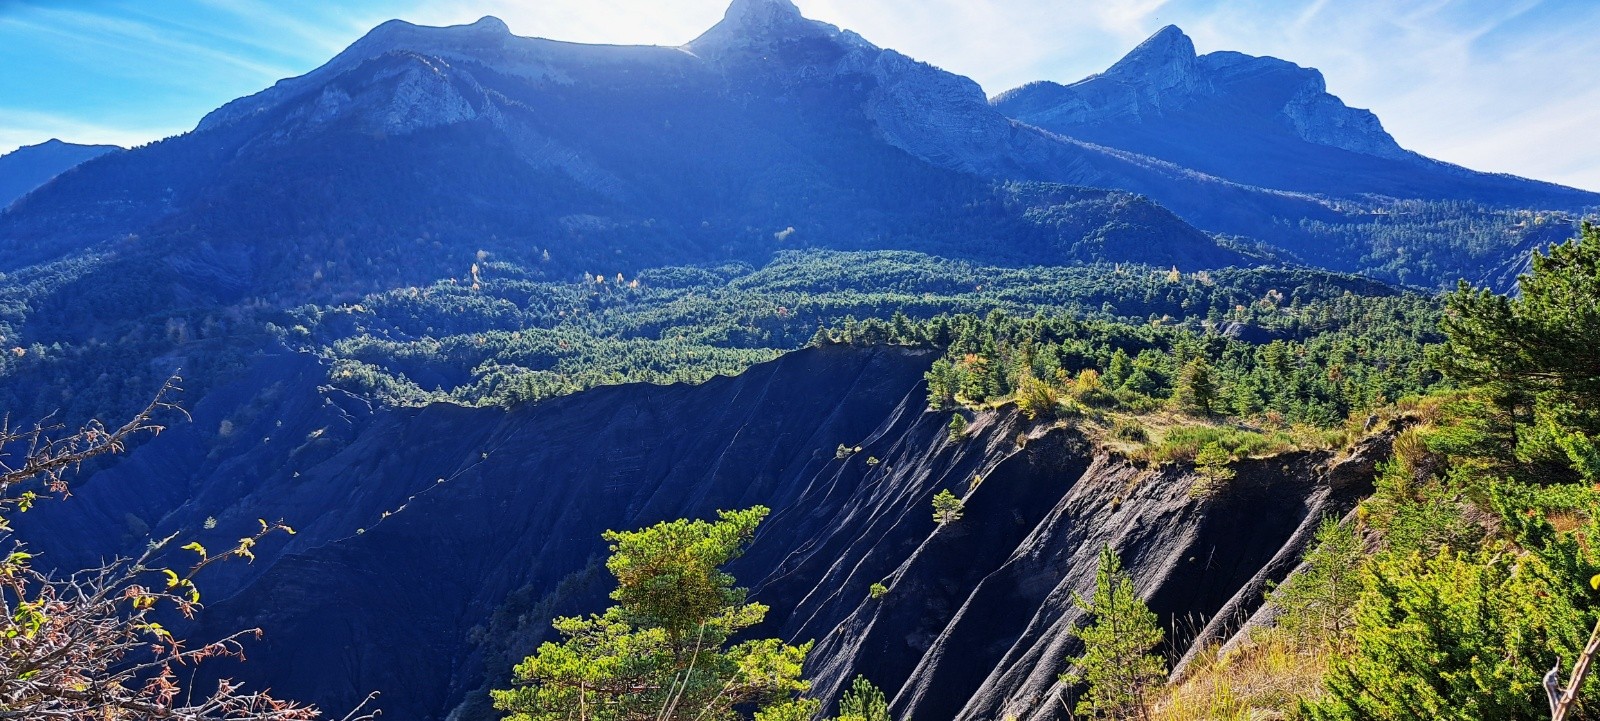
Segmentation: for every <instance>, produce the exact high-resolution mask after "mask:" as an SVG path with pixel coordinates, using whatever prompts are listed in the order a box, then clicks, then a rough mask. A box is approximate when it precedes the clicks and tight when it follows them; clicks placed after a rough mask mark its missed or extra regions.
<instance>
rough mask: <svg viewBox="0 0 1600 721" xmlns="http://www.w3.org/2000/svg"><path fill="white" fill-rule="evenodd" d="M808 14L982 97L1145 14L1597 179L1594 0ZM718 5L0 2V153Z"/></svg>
mask: <svg viewBox="0 0 1600 721" xmlns="http://www.w3.org/2000/svg"><path fill="white" fill-rule="evenodd" d="M797 4H798V5H799V6H800V8H801V10H802V11H804V12H805V14H806V15H807V16H809V17H813V18H817V19H821V20H826V21H828V22H831V23H833V24H836V25H840V26H843V27H847V28H850V29H853V30H856V31H858V32H860V33H861V34H862V35H864V36H866V37H867V39H869V40H871V41H873V42H875V43H877V44H879V45H883V46H886V47H893V48H896V49H898V50H901V51H902V52H905V53H907V54H909V55H911V56H913V57H916V58H919V59H922V60H926V61H928V62H931V63H934V64H935V65H939V66H940V67H943V68H946V69H948V70H952V71H955V72H959V73H962V74H964V75H968V76H971V77H973V78H974V79H976V80H977V81H978V82H979V83H981V84H982V85H983V86H984V89H985V90H987V91H988V92H989V93H990V94H995V93H998V92H1001V91H1003V90H1006V89H1008V88H1011V87H1013V86H1016V85H1019V84H1022V83H1024V82H1027V81H1029V80H1036V79H1049V80H1056V81H1063V82H1065V81H1072V80H1076V79H1079V78H1081V77H1083V76H1085V75H1088V74H1090V73H1093V72H1096V71H1098V70H1101V69H1104V68H1105V67H1106V66H1107V65H1109V64H1111V63H1112V62H1114V61H1115V60H1116V59H1117V58H1118V57H1120V56H1121V55H1122V54H1123V53H1124V52H1126V51H1127V50H1128V49H1129V48H1131V47H1133V46H1134V45H1135V44H1137V43H1138V42H1139V41H1140V40H1142V39H1143V38H1144V37H1146V36H1148V35H1149V34H1150V33H1152V32H1154V31H1155V30H1157V29H1158V28H1160V27H1161V26H1163V25H1166V24H1169V23H1172V24H1177V25H1178V26H1179V27H1182V28H1183V29H1184V30H1185V31H1186V32H1188V33H1189V35H1190V36H1191V37H1193V38H1194V40H1195V44H1196V45H1197V46H1198V48H1199V49H1200V51H1201V52H1208V51H1211V50H1238V51H1241V52H1247V53H1251V54H1255V55H1273V56H1277V57H1281V58H1285V59H1287V60H1291V61H1294V62H1297V63H1299V64H1301V65H1307V66H1312V67H1317V68H1320V69H1321V70H1322V71H1323V73H1324V74H1325V75H1326V76H1327V78H1328V87H1329V91H1330V92H1332V93H1334V94H1335V95H1339V96H1340V97H1342V98H1343V99H1344V100H1345V101H1346V102H1347V103H1349V104H1351V105H1354V106H1357V107H1366V108H1371V109H1372V110H1373V111H1375V112H1376V113H1378V116H1379V117H1380V118H1382V119H1383V121H1384V125H1385V127H1386V128H1388V129H1389V131H1390V132H1391V133H1393V134H1394V136H1395V137H1396V139H1398V140H1399V141H1400V144H1401V145H1403V146H1405V147H1407V148H1411V149H1413V150H1417V151H1420V152H1422V153H1424V154H1427V155H1431V156H1433V157H1436V158H1439V159H1442V160H1447V161H1450V162H1455V163H1460V164H1462V165H1466V166H1468V167H1472V168H1475V169H1480V170H1490V171H1500V172H1511V173H1517V174H1519V175H1527V176H1530V177H1535V178H1540V179H1544V180H1552V181H1556V182H1562V183H1567V184H1569V185H1575V186H1579V187H1583V188H1588V189H1591V190H1600V72H1597V71H1596V68H1600V33H1595V32H1593V28H1595V27H1600V2H1596V1H1595V0H1409V1H1408V0H1231V1H1230V0H797ZM725 5H726V0H665V1H664V0H434V1H432V2H421V1H414V0H401V1H396V0H388V1H380V0H348V1H341V2H334V1H332V0H0V67H4V68H5V70H4V71H3V72H0V152H6V151H9V150H11V149H12V148H14V147H16V146H18V145H23V144H31V143H37V142H41V141H44V140H46V139H49V138H52V137H60V138H62V139H64V140H71V141H76V142H112V143H118V144H123V145H129V144H137V143H141V142H146V141H149V140H154V139H157V138H161V137H165V136H167V135H172V134H176V133H179V132H182V131H184V130H187V129H189V128H191V127H193V126H194V124H195V122H196V121H198V120H199V119H200V117H201V116H202V115H204V114H205V113H206V112H207V111H209V110H211V109H213V108H215V107H217V106H219V105H221V104H222V103H224V102H226V101H228V100H231V99H233V98H235V97H238V96H241V95H245V94H248V93H252V92H255V91H257V90H260V89H262V88H264V87H266V86H268V85H270V84H272V82H273V81H275V80H277V79H279V78H282V77H288V76H292V75H298V74H301V73H304V72H306V71H308V70H310V69H312V68H314V67H316V66H317V65H319V64H321V63H322V62H323V61H325V60H327V59H328V58H329V57H331V56H332V55H333V54H335V53H337V52H338V51H339V50H340V49H342V48H343V47H345V46H346V45H348V44H349V43H350V42H352V41H354V40H355V39H356V38H358V37H360V36H361V35H362V34H363V33H364V32H365V31H366V30H368V29H370V28H371V27H372V26H374V25H376V24H378V23H379V22H382V21H384V20H387V19H390V18H395V17H399V18H403V19H406V20H410V21H412V22H418V23H427V24H455V23H461V22H470V21H472V20H475V19H477V18H478V17H480V16H482V15H490V14H492V15H496V16H498V17H500V18H502V19H504V20H505V21H506V22H507V23H508V24H509V25H510V26H511V29H512V31H513V32H515V33H517V34H519V35H534V36H541V37H550V38H559V39H563V40H574V41H582V42H610V43H651V44H664V45H676V44H680V43H683V42H686V41H688V40H690V39H692V38H693V37H694V36H695V35H697V34H699V32H700V31H702V30H704V29H705V28H706V27H709V26H710V25H711V24H713V23H715V22H716V21H717V19H719V18H720V17H721V15H722V12H723V10H724V9H725Z"/></svg>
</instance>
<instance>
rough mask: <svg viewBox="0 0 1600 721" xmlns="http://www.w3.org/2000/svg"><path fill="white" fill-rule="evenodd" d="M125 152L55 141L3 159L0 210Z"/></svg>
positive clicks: (0, 170)
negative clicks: (56, 180) (94, 162)
mask: <svg viewBox="0 0 1600 721" xmlns="http://www.w3.org/2000/svg"><path fill="white" fill-rule="evenodd" d="M120 150H122V148H119V147H117V146H115V145H79V144H77V143H64V142H61V141H60V140H55V139H51V140H49V141H46V142H43V143H40V144H38V145H25V146H23V147H20V148H17V149H16V150H13V151H11V152H9V153H6V154H5V155H0V210H3V209H4V208H5V207H6V206H8V205H11V204H12V203H13V202H15V201H16V200H17V199H18V198H21V197H22V196H24V195H27V194H28V193H29V192H32V191H33V189H35V188H37V187H39V186H41V185H44V184H45V183H48V182H50V179H51V178H54V177H56V176H58V175H60V174H62V173H64V172H66V171H68V170H70V169H72V168H74V167H77V166H78V165H81V164H83V163H84V162H86V161H89V160H93V159H95V158H98V157H100V156H102V155H105V154H107V153H114V152H117V151H120Z"/></svg>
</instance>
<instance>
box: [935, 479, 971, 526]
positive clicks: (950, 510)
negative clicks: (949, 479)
mask: <svg viewBox="0 0 1600 721" xmlns="http://www.w3.org/2000/svg"><path fill="white" fill-rule="evenodd" d="M965 508H966V504H965V503H963V502H962V500H961V499H960V498H958V497H957V496H956V494H954V493H951V492H950V489H948V488H946V489H944V490H942V491H939V492H938V493H936V494H934V496H933V522H934V523H937V524H939V525H941V526H943V525H946V524H949V523H955V522H956V521H959V520H961V513H962V511H963V510H964V509H965Z"/></svg>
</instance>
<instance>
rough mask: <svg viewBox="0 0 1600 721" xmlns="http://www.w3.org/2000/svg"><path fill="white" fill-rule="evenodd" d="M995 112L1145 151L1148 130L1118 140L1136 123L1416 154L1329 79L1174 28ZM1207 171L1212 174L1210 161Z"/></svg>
mask: <svg viewBox="0 0 1600 721" xmlns="http://www.w3.org/2000/svg"><path fill="white" fill-rule="evenodd" d="M995 105H996V106H997V107H999V108H1000V109H1001V110H1002V111H1004V112H1005V113H1007V114H1008V115H1011V116H1012V117H1016V118H1018V119H1021V120H1023V121H1025V122H1029V123H1032V124H1035V125H1039V126H1041V127H1044V128H1047V129H1051V130H1057V131H1060V132H1066V133H1068V134H1071V135H1075V136H1080V137H1085V138H1087V139H1091V140H1096V142H1100V141H1102V140H1105V141H1113V142H1110V143H1109V144H1112V145H1116V146H1117V147H1126V148H1129V149H1133V150H1139V151H1141V152H1145V151H1148V150H1152V149H1159V148H1157V147H1154V146H1152V145H1151V144H1150V143H1146V142H1141V141H1136V140H1133V136H1135V135H1140V133H1137V132H1136V133H1131V134H1119V133H1117V132H1115V131H1116V129H1118V128H1121V127H1124V126H1126V125H1128V124H1129V123H1133V124H1135V125H1144V126H1152V127H1158V128H1161V129H1163V130H1170V129H1174V128H1173V126H1177V125H1201V124H1212V125H1215V126H1217V129H1218V130H1224V129H1227V128H1234V129H1235V130H1234V132H1233V133H1232V134H1233V135H1237V136H1255V137H1259V138H1261V139H1262V140H1264V141H1266V142H1284V141H1288V142H1303V143H1310V144H1313V145H1321V146H1326V147H1330V148H1337V149H1340V150H1344V151H1348V152H1352V153H1359V154H1362V155H1369V156H1372V157H1378V158H1389V159H1402V158H1409V157H1412V156H1411V154H1410V153H1408V152H1407V151H1405V150H1404V149H1402V148H1401V147H1400V146H1399V144H1398V143H1396V142H1395V141H1394V138H1392V137H1390V136H1389V134H1388V133H1387V132H1385V131H1384V129H1383V125H1382V123H1380V122H1378V118H1377V116H1375V115H1373V114H1372V113H1371V112H1370V111H1367V110H1362V109H1359V108H1351V107H1348V106H1346V105H1345V104H1344V103H1343V101H1341V100H1339V98H1337V97H1334V96H1333V95H1330V94H1328V92H1327V84H1326V83H1325V82H1324V80H1323V78H1322V73H1320V72H1318V71H1316V70H1314V69H1311V68H1303V67H1300V66H1298V65H1295V64H1294V63H1290V62H1287V61H1284V60H1279V59H1277V58H1272V57H1254V56H1250V55H1244V54H1242V53H1235V52H1216V53H1209V54H1206V55H1197V54H1196V52H1195V47H1194V41H1193V40H1191V39H1190V38H1189V36H1188V35H1185V34H1184V32H1183V31H1182V30H1180V29H1178V27H1177V26H1174V25H1168V26H1166V27H1164V28H1162V29H1161V30H1159V31H1157V32H1156V33H1155V34H1154V35H1152V36H1150V38H1149V39H1148V40H1145V41H1144V42H1143V43H1140V44H1139V46H1138V47H1136V48H1134V49H1133V50H1132V51H1131V52H1129V53H1128V54H1127V55H1126V56H1124V57H1123V58H1122V59H1121V60H1119V61H1117V63H1116V64H1114V65H1112V66H1111V67H1110V68H1109V69H1108V70H1106V71H1105V72H1103V73H1100V74H1098V75H1092V76H1090V77H1088V78H1085V79H1083V80H1080V81H1078V82H1076V83H1072V84H1070V85H1060V84H1057V83H1052V82H1039V83H1033V84H1031V85H1027V86H1024V87H1022V88H1018V89H1016V90H1012V91H1010V92H1007V93H1004V94H1002V95H1001V96H999V97H998V98H996V99H995ZM1241 122H1243V123H1244V125H1239V123H1241ZM1148 134H1150V135H1155V134H1157V133H1154V132H1151V133H1148ZM1219 139H1224V138H1218V137H1206V138H1204V140H1206V141H1208V143H1209V142H1210V141H1215V140H1219ZM1185 140H1190V141H1192V140H1198V138H1186V139H1185ZM1130 141H1132V142H1131V143H1130ZM1130 145H1131V146H1134V147H1130ZM1244 149H1245V148H1238V150H1244ZM1153 154H1155V155H1157V156H1158V157H1165V155H1166V154H1165V153H1160V152H1157V153H1153ZM1180 162H1182V161H1180ZM1201 169H1208V168H1206V167H1204V165H1203V164H1202V165H1201Z"/></svg>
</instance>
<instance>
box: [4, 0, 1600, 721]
mask: <svg viewBox="0 0 1600 721" xmlns="http://www.w3.org/2000/svg"><path fill="white" fill-rule="evenodd" d="M8 157H9V156H8ZM0 203H3V199H0ZM1597 204H1600V195H1597V194H1595V193H1590V192H1587V191H1582V190H1577V189H1573V188H1565V187H1561V186H1557V185H1553V184H1549V183H1541V182H1538V181H1532V180H1527V179H1522V178H1515V177H1511V176H1505V175H1494V174H1485V173H1477V172H1475V171H1470V170H1467V169H1465V168H1459V167H1456V166H1452V165H1447V164H1444V163H1440V162H1437V161H1434V160H1431V159H1428V158H1425V157H1422V156H1420V155H1418V154H1416V153H1412V152H1410V151H1408V150H1405V149H1404V148H1402V147H1401V146H1400V145H1399V144H1398V143H1397V142H1396V141H1395V140H1394V139H1393V138H1392V137H1390V136H1389V135H1388V134H1387V132H1386V131H1384V130H1383V127H1382V125H1381V123H1380V122H1379V121H1378V119H1377V117H1376V116H1374V115H1373V114H1371V113H1370V112H1368V111H1364V110H1360V109H1355V108H1350V107H1348V106H1346V105H1345V104H1344V103H1343V101H1341V100H1340V99H1339V98H1337V97H1334V96H1332V95H1330V94H1329V93H1328V92H1327V88H1326V86H1325V84H1324V81H1323V79H1322V77H1321V75H1320V73H1318V72H1317V71H1315V70H1312V69H1308V68H1302V67H1299V66H1295V65H1292V64H1291V63H1289V62H1287V61H1284V60H1278V59H1275V58H1260V57H1252V56H1246V55H1242V54H1239V53H1231V52H1220V53H1212V54H1208V55H1197V54H1196V53H1195V52H1194V48H1193V45H1192V43H1191V42H1189V40H1188V38H1187V37H1186V36H1184V35H1183V34H1182V32H1181V31H1178V30H1177V29H1176V28H1172V27H1169V28H1167V29H1164V30H1162V31H1161V32H1159V33H1157V35H1156V36H1154V37H1152V38H1151V40H1150V41H1148V42H1146V43H1145V44H1143V45H1141V46H1140V47H1139V48H1137V49H1135V50H1134V52H1133V53H1131V54H1130V55H1129V56H1128V57H1127V58H1125V59H1124V60H1123V61H1122V62H1119V63H1117V64H1116V65H1115V66H1113V67H1112V68H1111V69H1110V70H1108V71H1107V72H1106V73H1103V74H1099V75H1095V76H1092V77H1091V78H1088V79H1085V80H1084V81H1082V82H1079V83H1075V84H1071V85H1057V84H1054V83H1037V84H1032V85H1028V86H1025V87H1023V88H1020V89H1018V90H1017V91H1013V92H1011V93H1007V94H1005V95H1003V96H1001V97H998V98H996V99H995V100H994V101H993V102H990V101H989V100H988V99H987V98H985V97H984V95H983V91H982V89H981V88H979V87H978V85H977V83H975V82H973V81H972V80H970V79H968V78H965V77H962V76H960V75H956V74H954V73H952V72H948V71H946V70H943V69H940V68H936V67H933V66H931V65H928V64H925V63H921V62H918V61H916V60H913V59H911V58H908V57H906V56H904V55H902V54H900V53H898V52H895V51H893V50H889V49H885V48H880V47H878V46H875V45H873V44H871V43H870V42H868V40H866V39H864V38H862V37H861V36H859V35H857V34H855V33H853V32H850V31H847V30H841V29H839V28H835V27H833V26H831V25H827V24H825V23H821V22H818V21H815V20H811V19H808V18H805V17H803V16H802V15H801V14H800V12H799V10H798V9H797V8H796V7H794V5H793V4H792V3H790V2H789V1H788V0H735V1H734V2H733V4H732V6H731V7H730V8H729V9H728V11H727V13H726V15H725V17H724V19H723V21H722V22H721V23H719V24H717V25H716V26H715V27H713V28H712V29H710V30H709V31H707V32H706V33H705V34H703V35H702V36H700V37H699V38H697V39H696V40H694V41H692V42H690V43H688V44H686V45H684V46H681V47H656V46H647V47H646V46H641V47H633V46H610V45H580V44H573V43H563V42H558V41H553V40H545V39H539V38H524V37H518V36H516V35H513V34H511V32H510V30H509V29H508V28H507V26H506V25H505V24H504V23H502V22H500V21H499V20H496V19H494V18H484V19H483V20H480V21H478V22H476V23H473V24H470V25H461V26H454V27H442V28H440V27H425V26H418V25H412V24H409V23H405V22H401V21H392V22H388V23H384V24H383V25H381V26H379V27H377V28H375V29H373V30H372V31H371V32H369V33H368V34H367V35H366V36H365V37H363V38H362V39H361V40H359V41H358V42H356V43H354V44H353V45H351V46H349V47H348V48H347V49H346V50H344V51H343V52H341V53H339V54H338V55H337V56H335V57H333V58H332V59H331V60H329V61H328V62H327V63H326V64H324V65H322V66H321V67H318V68H317V69H315V70H312V71H311V72H309V73H307V74H305V75H302V76H299V77H295V78H288V79H285V80H282V81H280V82H278V83H277V84H275V85H273V86H272V87H270V88H267V89H264V90H262V91H261V92H259V93H257V94H254V95H250V96H247V97H244V98H239V99H237V100H235V101H233V102H230V103H228V104H227V105H225V106H223V107H221V108H219V109H217V110H216V111H215V112H212V113H211V114H209V115H208V116H206V118H205V119H204V120H202V121H201V122H200V124H199V125H198V126H197V127H196V128H195V130H194V131H192V132H189V133H184V134H181V135H178V136H175V137H172V138H168V139H166V140H162V141H159V142H155V143H151V144H149V145H146V146H143V147H139V148H135V149H132V150H129V151H127V152H118V153H110V154H107V155H104V156H103V157H98V158H96V159H94V160H91V161H89V162H87V163H84V164H82V165H81V166H78V167H76V168H74V169H72V170H70V171H67V172H65V173H61V174H60V175H59V176H58V177H55V178H54V179H53V180H50V181H49V182H47V183H44V184H43V185H42V186H39V187H37V188H36V189H30V190H29V191H28V192H26V194H25V195H23V196H22V197H21V198H20V199H19V200H17V201H16V202H15V203H13V204H11V205H9V206H7V207H5V208H4V209H3V210H0V544H4V548H0V602H3V606H4V609H5V612H4V613H0V720H3V719H10V718H19V719H23V718H27V719H33V718H50V719H58V718H59V719H69V720H70V721H90V719H94V720H95V721H124V720H128V721H131V720H132V719H136V718H137V719H156V718H183V719H186V720H192V721H246V720H247V721H310V720H311V719H313V718H318V717H319V716H318V714H319V713H321V714H325V715H323V716H320V717H321V718H330V717H331V718H339V717H340V716H343V715H344V713H345V712H346V711H349V710H351V709H355V710H354V711H351V712H350V713H351V716H350V717H349V719H351V720H352V721H365V719H367V718H369V717H368V716H366V715H365V714H369V713H370V712H373V711H375V710H378V709H381V710H383V711H384V712H385V713H386V714H387V716H386V717H392V718H403V719H419V720H422V721H489V720H490V719H503V718H509V719H513V720H514V721H574V720H575V719H576V720H578V721H669V720H670V721H710V720H713V719H714V720H715V721H897V720H898V721H909V720H910V719H913V718H915V719H917V720H918V721H941V720H943V719H952V720H955V721H1006V720H1010V721H1061V720H1062V719H1068V718H1112V719H1139V721H1155V720H1156V719H1165V720H1170V721H1186V720H1199V719H1228V720H1230V721H1232V720H1235V719H1237V720H1239V721H1245V720H1246V719H1251V720H1254V719H1298V720H1303V721H1311V720H1316V721H1357V720H1360V721H1401V720H1402V719H1407V720H1408V719H1423V718H1425V719H1449V720H1451V721H1456V720H1459V721H1469V720H1478V719H1490V720H1493V721H1526V720H1528V719H1546V718H1550V716H1551V712H1552V711H1555V712H1556V713H1558V714H1559V713H1565V714H1566V715H1565V717H1564V718H1565V719H1567V720H1569V721H1570V720H1577V719H1592V718H1596V717H1597V714H1600V678H1597V677H1595V676H1593V675H1590V676H1589V677H1588V678H1587V679H1585V678H1583V677H1582V673H1583V672H1582V671H1581V670H1580V671H1577V672H1574V671H1573V669H1574V666H1575V664H1576V665H1577V666H1578V668H1579V669H1582V668H1584V666H1583V664H1582V663H1581V662H1580V659H1581V658H1585V657H1588V658H1592V656H1593V655H1595V653H1596V650H1595V649H1596V647H1600V552H1597V548H1600V546H1597V545H1596V543H1597V540H1600V445H1597V444H1600V355H1597V353H1600V227H1597V226H1595V225H1593V224H1591V223H1589V222H1586V221H1585V219H1586V218H1589V217H1590V216H1592V215H1593V214H1594V212H1595V207H1596V205H1597ZM1574 235H1577V236H1579V237H1577V238H1576V239H1574V238H1573V236H1574ZM1462 279H1465V280H1462ZM1458 281H1460V282H1459V284H1458ZM1450 288H1454V289H1455V290H1454V291H1449V290H1448V289H1450ZM96 419H98V420H96ZM125 419H132V420H131V421H128V420H125ZM116 559H135V560H116ZM256 627H259V628H260V632H259V633H255V632H252V631H250V630H249V629H254V628H256ZM219 639H220V640H219ZM1585 654H1587V656H1585ZM202 662H203V663H202ZM1553 666H1554V667H1556V671H1555V672H1551V668H1552V667H1553ZM1552 673H1553V675H1552ZM1574 673H1576V674H1577V675H1572V674H1574ZM235 682H238V683H237V684H236V683H235ZM268 690H270V693H266V691H268ZM374 692H377V693H379V694H381V695H380V696H379V697H378V698H377V699H376V701H374V699H373V697H372V696H371V694H373V693H374ZM1547 694H1550V695H1553V696H1550V695H1547ZM285 699H294V701H287V700H285ZM303 704H314V705H315V706H308V705H303ZM1562 704H1566V705H1567V706H1568V707H1570V708H1568V709H1567V710H1566V711H1561V710H1560V709H1561V707H1562ZM319 709H320V710H319Z"/></svg>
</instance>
